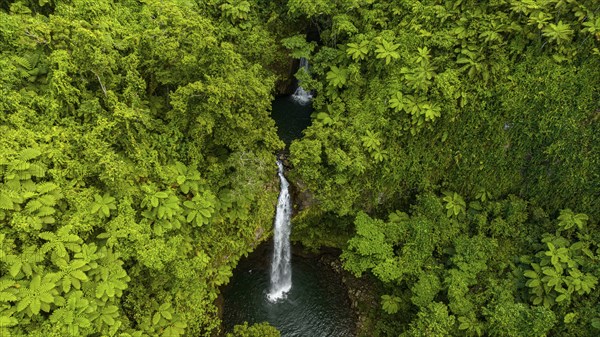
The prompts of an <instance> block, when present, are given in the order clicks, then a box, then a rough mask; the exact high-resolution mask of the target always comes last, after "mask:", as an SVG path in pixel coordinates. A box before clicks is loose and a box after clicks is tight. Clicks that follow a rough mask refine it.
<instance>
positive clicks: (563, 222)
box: [558, 208, 589, 230]
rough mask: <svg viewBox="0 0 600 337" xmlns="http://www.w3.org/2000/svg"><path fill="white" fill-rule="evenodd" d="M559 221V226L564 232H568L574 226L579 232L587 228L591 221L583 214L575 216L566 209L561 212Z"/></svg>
mask: <svg viewBox="0 0 600 337" xmlns="http://www.w3.org/2000/svg"><path fill="white" fill-rule="evenodd" d="M558 220H559V222H558V226H559V227H560V228H561V229H562V230H568V229H570V228H572V227H574V226H577V228H578V229H579V230H582V229H583V226H585V224H586V222H587V221H588V220H589V217H588V216H587V215H586V214H583V213H579V214H575V213H573V211H571V210H570V209H568V208H566V209H563V210H561V211H560V215H559V217H558Z"/></svg>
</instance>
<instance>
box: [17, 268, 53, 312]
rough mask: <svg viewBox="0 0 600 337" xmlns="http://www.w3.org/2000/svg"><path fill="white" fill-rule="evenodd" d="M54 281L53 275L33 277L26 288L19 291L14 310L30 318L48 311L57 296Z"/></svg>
mask: <svg viewBox="0 0 600 337" xmlns="http://www.w3.org/2000/svg"><path fill="white" fill-rule="evenodd" d="M55 287H56V281H55V278H54V276H53V275H50V274H47V275H44V277H43V278H42V276H41V275H39V274H36V275H34V276H33V278H32V279H31V281H30V282H29V284H28V285H27V287H22V288H20V289H19V293H18V297H19V301H18V302H17V306H16V310H17V312H21V311H24V310H25V312H26V314H27V315H28V316H29V317H31V316H33V315H37V314H39V313H40V310H43V311H45V312H48V311H50V304H52V303H54V298H55V297H56V296H57V295H58V292H57V291H56V290H55Z"/></svg>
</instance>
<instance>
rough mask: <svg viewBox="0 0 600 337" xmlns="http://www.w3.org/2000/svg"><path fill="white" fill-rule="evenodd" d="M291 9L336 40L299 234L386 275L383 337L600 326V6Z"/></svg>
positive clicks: (311, 84)
mask: <svg viewBox="0 0 600 337" xmlns="http://www.w3.org/2000/svg"><path fill="white" fill-rule="evenodd" d="M309 4H310V5H309ZM289 6H290V11H292V12H293V13H294V14H296V15H301V16H306V17H310V18H311V19H312V20H314V21H316V22H318V24H319V26H320V27H321V29H322V31H321V38H322V39H323V41H322V42H321V46H320V48H316V49H315V50H314V51H313V52H311V53H310V54H309V55H306V56H307V57H308V58H309V60H310V63H311V65H312V73H313V77H314V80H312V81H310V80H305V79H304V78H303V82H302V85H303V87H304V88H308V89H310V88H312V89H316V91H317V92H318V93H319V96H318V98H317V99H316V101H315V102H314V107H315V120H314V121H313V125H312V126H311V127H309V128H308V129H307V131H306V132H305V137H304V138H303V139H301V140H298V141H295V142H294V143H293V144H292V145H291V160H292V162H293V164H294V166H295V170H294V176H295V179H297V180H301V181H302V182H303V183H304V184H305V186H307V189H308V190H309V191H311V192H312V193H313V194H314V196H315V198H316V203H315V206H314V207H312V208H311V209H310V210H309V211H307V212H305V213H304V214H302V216H301V217H298V218H297V219H296V221H297V226H296V233H295V237H296V239H297V240H300V241H304V242H305V243H306V244H307V245H311V246H319V245H320V244H322V243H326V244H331V243H332V242H334V243H335V240H334V239H332V237H336V235H337V236H338V237H344V238H347V239H348V241H347V242H346V240H344V241H342V242H341V244H340V247H341V248H343V254H342V259H343V260H344V262H345V268H346V269H347V270H349V271H351V272H352V273H354V274H356V275H362V274H365V273H371V274H373V275H374V276H375V277H376V278H377V279H378V280H379V281H380V282H381V283H382V285H383V287H384V289H386V291H385V292H384V293H382V294H380V299H381V301H380V305H381V306H380V307H379V308H374V309H371V310H370V312H369V313H368V314H369V315H371V317H372V321H373V322H372V323H373V326H372V327H371V330H367V331H370V332H367V334H369V333H373V334H374V335H376V336H398V335H401V336H484V335H486V336H543V335H546V334H551V335H554V336H597V335H599V334H600V302H599V294H600V292H599V291H598V288H599V286H598V278H599V277H600V263H599V260H600V249H599V246H598V245H599V244H600V231H599V228H598V221H599V220H600V208H599V207H598V206H599V205H600V119H599V118H600V90H599V88H600V53H599V51H598V46H599V45H600V43H599V42H600V6H599V4H598V3H597V2H596V1H590V0H577V1H559V0H530V1H513V0H496V1H460V0H459V1H456V0H454V1H443V0H440V1H434V0H424V1H414V0H399V1H337V2H331V1H309V2H307V1H300V0H299V1H289ZM333 233H336V234H333ZM338 242H339V241H338ZM373 331H374V332H373Z"/></svg>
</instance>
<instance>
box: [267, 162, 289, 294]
mask: <svg viewBox="0 0 600 337" xmlns="http://www.w3.org/2000/svg"><path fill="white" fill-rule="evenodd" d="M277 167H278V171H277V172H278V174H279V181H280V189H279V199H278V200H277V213H276V214H275V224H274V226H275V233H274V235H273V260H272V262H271V289H270V290H269V294H268V295H267V298H268V299H269V301H271V302H274V301H277V300H279V299H282V298H284V297H285V294H286V293H287V292H288V291H290V289H291V288H292V266H291V259H292V254H291V250H290V232H291V224H290V217H291V215H292V199H291V198H290V192H289V191H288V186H289V184H288V182H287V180H286V179H285V177H284V176H283V163H281V161H277Z"/></svg>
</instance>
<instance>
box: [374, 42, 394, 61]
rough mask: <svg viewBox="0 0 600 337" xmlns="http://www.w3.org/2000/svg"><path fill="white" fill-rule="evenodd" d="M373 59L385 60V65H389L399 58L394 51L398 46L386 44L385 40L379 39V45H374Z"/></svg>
mask: <svg viewBox="0 0 600 337" xmlns="http://www.w3.org/2000/svg"><path fill="white" fill-rule="evenodd" d="M375 47H376V49H375V57H376V58H378V59H385V64H386V65H387V64H389V63H390V62H391V61H392V60H393V59H398V58H400V54H399V53H398V52H397V51H396V50H397V49H398V47H400V44H394V43H392V42H388V41H386V40H385V39H383V38H382V39H380V43H378V44H376V45H375Z"/></svg>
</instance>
